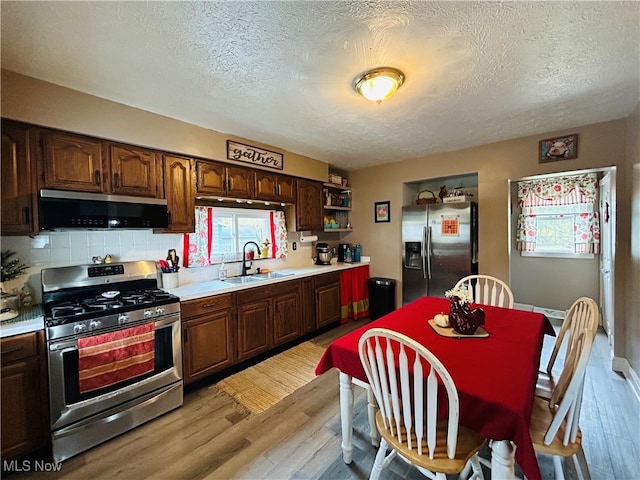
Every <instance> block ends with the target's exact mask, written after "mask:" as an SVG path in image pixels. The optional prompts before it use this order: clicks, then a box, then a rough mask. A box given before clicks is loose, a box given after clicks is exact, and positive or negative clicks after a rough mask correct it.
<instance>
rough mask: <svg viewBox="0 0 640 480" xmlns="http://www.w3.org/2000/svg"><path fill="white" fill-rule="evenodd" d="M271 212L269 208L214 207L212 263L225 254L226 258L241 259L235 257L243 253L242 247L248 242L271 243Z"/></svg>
mask: <svg viewBox="0 0 640 480" xmlns="http://www.w3.org/2000/svg"><path fill="white" fill-rule="evenodd" d="M270 213H271V212H270V211H267V210H245V209H235V208H224V207H213V238H214V239H215V241H214V242H213V243H212V248H211V255H212V257H213V259H214V261H213V262H212V263H217V262H219V261H220V260H222V259H223V258H222V256H223V255H225V257H224V260H232V259H233V260H241V257H238V258H235V257H236V254H237V255H241V254H242V247H243V246H244V244H245V243H247V242H255V243H257V244H258V245H264V243H265V241H267V242H268V243H269V244H270V243H271V240H270V239H269V237H270V236H271V235H270V228H269V218H270ZM253 249H255V247H253Z"/></svg>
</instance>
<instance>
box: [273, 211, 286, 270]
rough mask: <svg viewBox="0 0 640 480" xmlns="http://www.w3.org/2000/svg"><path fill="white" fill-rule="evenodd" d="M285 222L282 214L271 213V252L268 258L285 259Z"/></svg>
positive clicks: (277, 212)
mask: <svg viewBox="0 0 640 480" xmlns="http://www.w3.org/2000/svg"><path fill="white" fill-rule="evenodd" d="M287 255H289V248H288V244H287V222H286V219H285V217H284V212H279V211H275V212H271V251H270V256H269V257H270V258H283V259H284V258H287Z"/></svg>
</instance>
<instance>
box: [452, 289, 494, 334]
mask: <svg viewBox="0 0 640 480" xmlns="http://www.w3.org/2000/svg"><path fill="white" fill-rule="evenodd" d="M444 295H445V297H447V298H448V299H449V325H451V327H452V328H453V329H454V330H455V331H456V332H458V333H461V334H462V335H473V334H474V333H476V330H477V329H478V327H479V326H480V325H484V317H485V314H484V310H482V309H481V308H477V307H476V308H471V307H470V306H469V302H470V301H471V295H470V294H469V292H468V291H467V288H466V287H464V286H462V287H457V288H453V289H451V290H447V291H446V292H445V293H444Z"/></svg>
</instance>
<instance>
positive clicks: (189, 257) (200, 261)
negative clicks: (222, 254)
mask: <svg viewBox="0 0 640 480" xmlns="http://www.w3.org/2000/svg"><path fill="white" fill-rule="evenodd" d="M195 215H196V228H195V232H194V233H185V234H184V236H183V242H184V245H183V250H184V251H183V254H182V264H183V266H185V267H198V266H200V267H204V266H205V265H211V260H210V259H211V245H212V242H213V209H212V208H211V207H199V206H198V207H196V212H195Z"/></svg>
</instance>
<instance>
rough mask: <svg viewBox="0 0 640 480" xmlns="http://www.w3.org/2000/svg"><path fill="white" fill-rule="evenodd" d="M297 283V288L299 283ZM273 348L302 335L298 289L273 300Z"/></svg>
mask: <svg viewBox="0 0 640 480" xmlns="http://www.w3.org/2000/svg"><path fill="white" fill-rule="evenodd" d="M296 283H298V286H299V282H296ZM273 305H274V309H273V310H274V313H273V344H274V346H278V345H282V344H284V343H287V342H290V341H292V340H295V339H296V338H298V337H299V336H300V335H301V334H302V309H301V304H300V293H299V289H298V288H296V291H294V292H290V293H284V294H281V295H279V296H278V297H276V298H274V299H273Z"/></svg>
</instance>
